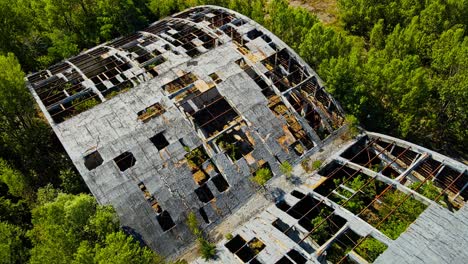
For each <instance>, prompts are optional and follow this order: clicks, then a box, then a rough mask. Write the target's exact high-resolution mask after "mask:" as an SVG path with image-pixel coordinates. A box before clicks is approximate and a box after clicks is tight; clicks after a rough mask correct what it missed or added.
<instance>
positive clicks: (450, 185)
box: [434, 170, 465, 202]
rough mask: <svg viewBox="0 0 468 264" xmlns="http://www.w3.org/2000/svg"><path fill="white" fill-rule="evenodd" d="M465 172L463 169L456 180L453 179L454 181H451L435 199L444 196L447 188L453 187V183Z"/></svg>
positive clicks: (437, 199)
mask: <svg viewBox="0 0 468 264" xmlns="http://www.w3.org/2000/svg"><path fill="white" fill-rule="evenodd" d="M464 174H465V170H463V171H462V172H461V173H460V174H459V175H458V176H457V177H456V178H455V180H453V181H452V182H451V183H450V184H449V185H448V186H447V187H446V188H445V189H444V190H443V191H442V192H441V193H440V194H439V195H438V196H437V197H436V198H435V199H434V200H435V201H436V202H438V201H439V199H440V197H441V196H442V194H444V193H445V192H446V191H447V190H449V188H450V187H452V185H453V184H454V183H455V182H456V181H458V179H459V178H460V177H461V176H463V175H464Z"/></svg>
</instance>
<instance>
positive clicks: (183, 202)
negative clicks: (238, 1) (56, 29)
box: [28, 6, 468, 263]
mask: <svg viewBox="0 0 468 264" xmlns="http://www.w3.org/2000/svg"><path fill="white" fill-rule="evenodd" d="M187 32H189V33H187ZM249 36H250V37H249ZM96 54H98V55H96ZM93 56H94V58H93V60H91V59H89V58H90V57H93ZM278 57H280V58H278ZM108 59H112V61H111V62H109V61H108ZM272 60H273V61H274V62H275V63H274V65H272V62H271V61H272ZM116 65H119V66H116ZM292 65H295V67H296V68H294V67H293V66H292ZM93 67H95V68H93ZM294 71H300V72H301V73H302V75H301V76H302V77H297V76H293V75H292V73H293V72H294ZM188 73H191V74H192V75H194V76H195V77H196V79H197V80H196V81H195V82H190V83H186V84H184V85H182V86H181V87H178V88H180V90H179V91H191V92H192V94H190V93H188V94H185V95H183V96H181V95H182V93H180V94H179V95H177V96H176V93H178V92H179V91H178V92H175V93H173V94H169V92H168V91H166V90H165V89H164V86H165V85H167V84H169V83H171V82H173V81H174V80H177V79H178V78H179V77H181V76H182V75H185V74H188ZM213 73H216V75H217V76H218V77H219V81H218V82H214V80H212V78H213V77H210V75H211V76H213V75H212V74H213ZM80 78H81V79H80ZM28 80H29V85H28V87H29V89H30V90H31V92H32V94H33V96H34V98H35V99H36V101H37V102H38V104H39V107H40V108H41V110H42V111H43V112H44V115H45V117H46V118H47V120H48V121H49V122H50V124H51V126H52V128H53V130H54V132H55V133H56V134H57V136H58V138H59V139H60V141H61V142H62V144H63V146H64V147H65V150H66V151H67V153H68V155H69V156H70V158H71V159H72V161H73V162H74V164H75V166H76V168H77V169H78V171H79V172H80V174H81V175H82V177H83V179H84V180H85V182H86V184H87V185H88V186H89V189H90V190H91V192H92V193H93V195H94V196H95V197H96V199H97V200H98V202H99V203H101V204H112V205H113V206H114V207H115V209H116V211H117V213H118V214H119V216H120V220H121V223H122V226H123V227H124V228H125V230H127V231H128V232H129V233H132V234H134V235H135V237H137V238H139V239H141V241H142V242H145V243H146V244H147V245H148V246H150V247H151V248H152V249H153V250H155V251H157V252H158V253H160V254H162V255H165V256H169V257H171V258H175V257H177V256H180V255H182V254H184V253H186V252H187V251H188V249H189V248H190V247H191V246H192V245H193V242H194V237H193V235H192V234H191V233H190V231H189V230H188V227H187V225H186V223H185V221H186V217H187V215H188V213H189V212H195V214H196V217H197V219H198V222H199V223H200V225H201V228H202V229H203V230H204V231H205V233H206V234H210V235H212V238H214V239H216V240H217V241H218V247H217V248H218V253H217V255H218V258H217V259H216V261H217V262H219V263H236V262H239V261H240V259H239V257H238V256H236V255H235V254H233V253H231V252H230V251H229V250H227V248H226V247H225V246H224V244H225V243H226V242H227V241H226V239H223V238H221V237H223V236H224V234H225V232H226V231H228V232H232V233H233V234H234V235H241V236H242V237H243V238H244V239H245V240H246V241H247V242H248V241H250V240H251V239H254V238H257V239H259V240H261V241H262V242H263V243H264V245H265V248H264V249H263V250H262V251H260V253H259V254H258V255H256V256H255V257H254V259H255V260H257V261H258V262H261V263H275V262H277V261H278V260H280V259H283V260H284V258H287V259H289V261H291V260H292V259H291V257H290V256H286V255H287V254H288V252H289V251H290V250H292V249H294V250H296V251H297V252H298V253H299V254H301V255H302V256H303V257H304V258H306V259H307V262H308V263H326V257H327V251H329V248H330V246H332V245H333V243H337V242H336V241H337V239H339V238H340V237H341V236H343V235H344V234H346V232H347V231H352V232H354V233H355V234H357V235H358V236H360V237H366V236H371V237H374V238H375V239H377V240H379V241H381V242H382V243H384V244H386V245H387V246H388V250H387V251H385V253H383V254H382V255H381V256H380V257H379V258H378V259H377V262H378V263H393V262H395V259H398V260H399V261H400V260H401V261H403V262H407V263H415V262H419V263H463V260H466V259H467V256H466V254H467V253H466V252H465V251H464V250H463V249H464V248H466V246H468V243H467V241H466V236H467V232H468V228H467V217H468V216H467V215H468V213H467V209H466V206H463V205H464V203H465V199H466V196H467V193H468V191H467V190H466V188H465V187H466V186H468V185H467V182H468V179H467V177H468V176H467V167H466V165H464V164H462V163H459V162H457V161H454V160H452V159H450V158H448V157H445V156H443V155H440V154H438V153H436V152H433V151H430V150H428V149H425V148H422V147H420V146H417V145H414V144H411V143H409V142H405V141H403V140H400V139H395V138H392V137H389V136H386V135H381V134H376V133H370V132H368V133H367V134H366V133H364V134H361V135H360V138H362V140H360V141H356V140H350V139H349V138H350V137H349V135H347V126H346V125H345V124H344V123H343V121H344V118H343V116H344V115H343V111H342V109H341V107H340V106H339V104H338V103H337V102H336V101H335V100H334V99H333V98H332V97H331V96H330V95H329V94H327V93H326V92H324V83H323V81H322V80H321V79H320V78H319V76H317V74H316V73H315V72H314V71H313V69H311V68H310V67H309V66H308V65H307V64H306V63H305V62H304V61H303V60H302V59H301V58H300V57H299V56H298V55H297V54H296V53H295V52H294V51H293V50H291V49H290V48H289V47H288V46H287V45H286V44H285V43H283V42H282V41H281V40H280V39H278V38H277V37H276V36H274V35H273V34H272V33H270V32H269V31H268V30H266V29H265V28H263V27H262V26H260V25H258V24H257V23H255V22H253V21H252V20H250V19H249V18H247V17H245V16H243V15H241V14H238V13H236V12H233V11H230V10H227V9H224V8H219V7H215V6H203V7H196V8H193V9H189V10H187V11H184V12H182V13H179V14H175V15H174V16H172V17H169V18H166V19H163V20H161V21H158V22H155V23H153V24H152V25H151V26H150V27H148V28H147V29H144V30H142V31H140V32H137V33H136V34H135V35H132V36H129V37H126V38H121V39H117V40H114V41H111V42H109V43H105V44H103V45H100V46H97V47H95V48H93V49H90V50H88V51H86V52H84V53H82V54H80V55H79V56H77V57H74V58H70V59H69V60H67V61H66V62H64V63H59V64H57V65H55V66H52V67H51V68H50V69H48V70H46V71H42V72H39V73H36V74H32V75H30V76H28ZM55 82H57V83H58V84H55ZM72 87H78V88H77V89H76V90H74V89H75V88H72ZM80 87H82V88H80ZM122 87H124V88H122ZM121 88H122V89H123V92H120V93H119V94H118V95H116V96H114V97H112V98H111V97H110V95H113V94H112V93H111V91H114V90H115V89H117V90H119V89H121ZM215 89H216V90H217V91H218V92H219V94H220V96H221V97H222V99H224V100H225V101H226V102H227V103H228V104H229V106H230V107H231V108H232V109H233V110H232V111H235V113H236V114H237V115H238V117H236V118H234V119H229V120H222V121H221V123H222V124H221V126H220V128H219V129H218V131H216V132H213V133H212V134H209V135H208V134H207V133H206V132H205V131H203V129H202V127H203V126H204V124H203V125H201V124H197V120H195V118H194V117H193V116H192V115H193V113H192V112H191V110H187V109H189V108H190V109H192V110H193V112H196V111H198V110H200V109H202V108H204V109H206V107H208V106H209V105H211V104H212V103H213V101H214V99H213V98H211V97H209V94H210V93H213V91H214V90H215ZM117 90H116V91H117ZM205 92H206V93H205ZM318 92H320V93H322V95H323V96H316V95H317V93H318ZM195 94H196V95H197V96H196V97H195ZM87 96H94V97H95V98H96V100H97V102H98V103H99V104H98V105H96V106H94V107H93V108H92V109H90V110H87V111H84V112H82V113H77V111H76V110H75V109H73V107H71V105H75V104H76V102H77V100H80V98H81V99H84V98H87ZM200 98H201V99H200ZM216 100H219V99H216ZM200 101H202V102H200ZM155 103H159V104H160V105H161V106H162V107H163V109H164V113H162V114H161V115H159V116H157V117H154V118H151V119H149V120H145V122H143V121H142V120H141V117H140V118H139V116H138V112H140V111H142V110H145V109H147V108H148V107H150V106H152V105H154V104H155ZM184 107H187V108H184ZM57 113H58V114H57ZM63 113H65V114H69V115H68V116H65V117H62V116H61V115H62V114H63ZM310 113H312V116H310ZM205 115H207V113H205ZM220 115H222V114H220ZM212 117H213V116H212ZM200 119H201V120H202V119H203V118H200ZM213 119H214V118H213ZM230 130H235V131H241V132H242V134H244V135H245V138H244V139H243V140H244V142H246V141H248V142H250V145H251V147H252V151H251V152H250V153H248V154H246V155H243V157H242V158H240V159H238V160H237V161H232V160H231V158H230V157H229V154H230V153H226V151H223V150H222V149H220V147H218V146H216V143H215V142H216V140H217V138H218V137H219V136H221V135H222V134H224V133H226V132H228V131H230ZM159 133H163V135H164V137H165V139H166V140H167V141H168V143H169V144H168V145H167V146H166V147H164V148H163V149H160V150H158V149H157V148H156V146H155V145H154V144H152V143H151V141H150V138H151V137H153V136H155V135H156V134H159ZM373 140H377V141H378V142H380V143H382V142H384V143H385V142H387V143H391V144H392V145H391V146H392V148H389V149H384V147H382V146H378V145H371V144H372V143H370V142H373ZM308 142H310V144H309V143H308ZM337 142H339V143H337ZM356 142H361V143H362V142H364V144H369V148H370V149H371V150H370V151H369V152H368V155H369V157H370V155H377V157H378V158H379V161H378V164H374V165H378V166H377V167H376V168H375V167H372V166H367V165H366V164H360V163H359V162H360V161H359V159H357V160H355V159H351V158H349V159H348V158H344V157H343V155H344V153H345V152H346V151H347V150H349V149H352V148H354V147H355V146H356V145H355V143H356ZM307 145H308V146H307ZM198 147H201V148H203V149H204V150H205V152H206V153H207V154H208V156H209V161H210V162H212V163H213V164H214V165H215V166H216V168H217V169H218V171H219V175H218V173H217V172H215V171H211V172H209V173H208V172H207V173H208V174H209V176H210V177H211V178H210V179H209V180H207V182H206V183H203V184H201V186H203V187H204V188H208V189H209V190H210V191H211V193H212V194H213V199H211V200H210V201H208V202H202V200H201V199H200V198H199V197H198V196H197V194H196V193H195V190H197V189H198V188H200V186H199V185H198V183H196V182H195V180H194V178H193V175H192V171H191V169H190V166H189V164H188V162H187V160H186V158H185V155H186V154H187V149H189V150H193V149H195V148H198ZM398 148H401V149H407V151H408V153H409V155H408V157H402V158H401V160H400V159H398V160H397V161H396V162H394V160H395V159H396V157H398V156H399V153H400V152H398V151H397V149H398ZM95 151H98V152H99V154H100V155H101V157H102V159H103V163H102V164H101V165H99V166H98V167H96V168H95V169H92V170H88V169H87V168H86V166H85V164H84V158H85V157H86V156H87V155H88V154H90V153H93V152H95ZM124 152H131V153H132V154H133V156H134V157H135V160H136V162H135V164H134V165H133V166H131V167H130V168H128V169H127V170H125V171H120V170H119V168H118V166H117V164H116V162H115V161H114V159H115V158H116V157H118V156H119V155H121V154H122V153H124ZM309 159H310V160H309ZM313 160H322V161H324V164H328V163H330V162H333V161H336V162H338V164H340V165H343V166H345V167H346V168H350V169H355V170H360V172H361V173H362V174H363V175H368V176H370V177H371V178H373V179H375V180H377V181H381V182H384V183H385V184H387V185H390V186H392V187H393V188H395V189H397V190H399V191H401V192H403V193H404V194H406V195H408V197H410V198H414V199H417V200H419V201H421V202H423V203H424V204H425V205H429V207H428V209H426V211H425V212H424V213H422V214H421V215H420V217H419V218H418V219H417V220H416V221H415V222H414V223H413V224H412V225H411V226H410V227H409V228H408V229H407V231H406V232H405V233H403V234H402V235H400V237H399V238H398V239H396V240H392V239H390V238H389V237H387V236H386V235H385V234H383V233H382V232H380V231H379V230H378V229H376V228H374V227H373V226H372V225H371V224H369V223H367V222H366V221H364V220H363V219H362V218H360V217H359V216H357V215H354V214H353V213H351V212H349V211H348V210H347V209H346V208H344V207H343V206H341V205H339V204H337V203H335V202H334V201H332V200H331V199H329V198H328V196H324V195H321V194H319V193H318V192H316V188H318V187H319V186H320V185H321V184H322V183H323V182H324V180H326V178H327V177H328V176H329V175H320V174H319V173H318V172H316V171H315V172H313V173H310V172H304V170H303V169H302V167H301V166H300V165H299V164H300V163H301V162H305V163H304V164H307V163H308V164H309V166H310V165H311V161H313ZM284 161H288V162H289V163H291V164H292V165H294V169H293V176H292V177H291V179H285V177H284V176H283V175H281V171H280V164H281V163H282V162H284ZM207 163H208V161H207V162H205V163H204V165H203V166H202V167H203V168H205V167H206V165H207ZM265 163H267V164H268V165H269V167H270V168H271V171H272V172H273V174H274V177H273V179H271V180H270V181H269V182H268V183H267V184H266V186H265V187H264V188H260V187H259V186H257V185H255V184H254V183H253V182H252V181H251V177H252V175H253V174H254V172H255V171H256V170H257V169H258V168H259V167H260V166H262V164H265ZM434 164H436V165H437V164H439V165H440V166H437V173H434V175H431V176H428V178H427V179H426V180H425V181H432V182H434V184H435V186H436V187H437V188H439V189H440V191H441V192H442V193H443V194H444V195H445V196H447V197H448V198H447V199H449V200H450V202H453V204H454V205H456V208H458V207H462V209H460V210H459V211H457V212H455V213H452V212H451V211H450V210H452V208H450V210H449V209H446V208H443V207H442V206H440V205H439V204H444V202H442V203H441V202H440V201H432V200H431V198H429V197H425V196H424V195H422V194H420V193H418V192H417V191H413V190H412V189H411V188H410V187H411V186H410V184H412V183H417V182H420V181H421V180H422V179H421V177H423V176H424V175H426V174H427V170H432V169H435V168H434V166H435V165H434ZM379 166H382V167H383V166H388V167H389V168H391V169H392V170H394V171H396V172H397V174H398V175H395V177H391V175H388V173H387V175H384V174H386V172H384V171H383V170H381V169H382V167H379ZM323 167H324V166H322V168H323ZM379 168H380V170H381V171H378V170H379ZM374 170H376V171H374ZM457 175H458V176H457ZM215 176H217V177H224V179H225V180H226V181H227V183H228V184H229V187H228V188H227V189H226V190H224V191H219V190H218V189H217V187H216V186H215V183H214V180H213V179H214V178H215ZM330 177H332V176H330ZM424 177H425V176H424ZM142 184H144V188H146V191H147V193H146V194H145V193H144V192H143V191H142V190H141V188H142V187H141V186H142ZM341 188H343V189H346V190H348V191H349V192H350V193H352V194H353V195H355V194H356V193H358V192H359V190H352V189H350V188H349V187H346V186H344V185H343V186H342V187H341ZM293 190H296V191H299V192H301V193H303V194H306V195H308V196H310V197H312V198H313V199H314V200H315V201H316V202H320V203H321V204H322V205H323V206H326V207H329V208H331V210H332V211H333V214H334V215H336V216H338V217H341V218H342V219H343V220H344V221H345V222H346V224H345V227H342V228H341V231H340V232H341V233H339V234H331V238H330V239H329V240H328V241H327V242H326V243H325V244H322V245H319V244H318V243H317V241H313V240H311V239H310V238H307V237H306V236H307V235H308V232H309V231H308V230H307V229H306V227H304V226H303V224H304V223H303V222H302V223H301V221H300V220H299V219H297V218H295V217H293V216H292V214H291V212H286V211H284V210H282V209H280V208H278V207H277V206H275V205H274V203H275V202H278V201H281V200H282V201H284V202H285V203H287V204H288V205H289V206H293V205H295V204H296V203H298V202H299V201H300V199H299V198H297V197H295V196H293V195H292V194H291V191H293ZM333 193H334V194H337V192H336V190H334V192H333ZM145 195H149V196H152V197H153V198H154V199H156V201H157V202H158V205H159V206H160V207H161V209H162V210H163V211H166V212H168V213H169V214H170V216H171V218H172V220H173V222H174V224H175V225H174V226H173V227H172V228H170V229H169V230H166V231H164V230H163V228H162V226H161V224H160V223H159V222H158V220H157V219H158V217H161V216H162V214H161V212H158V211H157V210H155V209H153V208H152V207H151V203H150V202H149V201H147V200H146V199H145ZM259 195H260V196H262V199H259ZM341 196H342V195H341ZM252 197H253V198H252ZM342 197H344V196H342ZM447 201H448V200H447ZM445 203H447V202H445ZM449 207H450V206H449ZM200 209H203V210H204V211H205V214H206V218H207V222H205V220H204V219H203V217H202V215H201V214H200V211H199V210H200ZM237 212H240V213H239V215H237V214H236V213H237ZM275 221H281V227H280V229H281V228H285V229H288V230H289V232H288V233H287V234H284V233H283V232H282V231H280V229H279V228H276V227H274V226H273V225H272V223H273V222H275ZM229 223H233V224H231V225H230V224H229ZM278 223H279V222H278ZM302 239H303V241H302V242H300V243H299V241H300V240H302ZM348 256H349V257H350V258H351V259H353V260H354V261H355V262H359V263H365V260H363V259H362V258H361V257H360V256H359V255H358V254H357V253H356V252H354V251H351V252H349V253H348ZM188 259H189V260H193V258H190V257H189V258H188ZM195 262H196V263H205V261H203V260H201V259H197V260H195Z"/></svg>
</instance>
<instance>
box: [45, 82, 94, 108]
mask: <svg viewBox="0 0 468 264" xmlns="http://www.w3.org/2000/svg"><path fill="white" fill-rule="evenodd" d="M80 86H81V87H82V88H83V89H82V91H83V90H85V89H86V87H84V86H83V85H82V84H81V82H80V83H78V84H75V85H73V86H72V87H70V89H68V90H66V91H67V93H69V92H73V91H77V90H78V88H80ZM63 90H65V89H63ZM63 90H60V92H62V93H63ZM64 96H65V94H64ZM67 97H68V96H65V98H67ZM56 98H60V93H59V94H54V95H50V96H49V97H46V98H41V101H42V102H43V103H45V102H44V101H45V100H53V101H54V102H53V103H51V104H49V105H47V106H46V107H49V106H51V105H53V104H55V103H57V102H60V101H61V100H63V99H65V98H63V99H60V100H56Z"/></svg>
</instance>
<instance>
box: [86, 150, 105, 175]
mask: <svg viewBox="0 0 468 264" xmlns="http://www.w3.org/2000/svg"><path fill="white" fill-rule="evenodd" d="M103 161H104V160H103V159H102V157H101V154H99V152H98V151H97V150H96V151H94V152H93V153H91V154H88V155H86V156H85V157H84V165H85V167H86V168H87V169H88V170H94V169H95V168H97V167H99V166H100V165H101V164H102V162H103Z"/></svg>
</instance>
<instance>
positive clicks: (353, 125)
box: [345, 115, 359, 138]
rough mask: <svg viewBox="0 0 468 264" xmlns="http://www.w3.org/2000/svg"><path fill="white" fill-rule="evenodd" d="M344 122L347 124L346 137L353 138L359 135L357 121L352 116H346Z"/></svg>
mask: <svg viewBox="0 0 468 264" xmlns="http://www.w3.org/2000/svg"><path fill="white" fill-rule="evenodd" d="M345 122H346V123H347V124H348V136H349V137H350V138H354V137H356V136H357V135H358V134H359V128H358V125H359V121H358V119H357V118H356V117H355V116H353V115H346V117H345Z"/></svg>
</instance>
